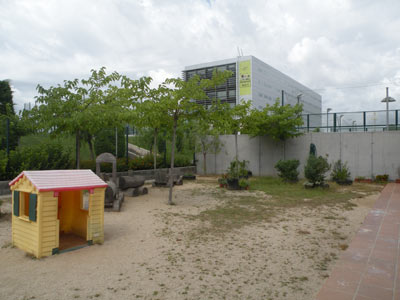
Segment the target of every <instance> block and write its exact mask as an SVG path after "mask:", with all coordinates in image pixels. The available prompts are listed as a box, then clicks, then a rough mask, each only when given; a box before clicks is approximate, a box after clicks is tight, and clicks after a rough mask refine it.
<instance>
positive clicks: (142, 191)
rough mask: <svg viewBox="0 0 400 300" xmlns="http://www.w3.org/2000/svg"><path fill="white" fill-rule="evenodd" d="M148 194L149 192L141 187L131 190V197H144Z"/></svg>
mask: <svg viewBox="0 0 400 300" xmlns="http://www.w3.org/2000/svg"><path fill="white" fill-rule="evenodd" d="M148 193H149V190H148V189H147V187H144V186H141V187H138V188H135V189H134V190H133V194H132V196H133V197H138V196H141V195H146V194H148Z"/></svg>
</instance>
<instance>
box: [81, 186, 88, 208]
mask: <svg viewBox="0 0 400 300" xmlns="http://www.w3.org/2000/svg"><path fill="white" fill-rule="evenodd" d="M81 209H83V210H89V191H87V190H84V191H82V198H81Z"/></svg>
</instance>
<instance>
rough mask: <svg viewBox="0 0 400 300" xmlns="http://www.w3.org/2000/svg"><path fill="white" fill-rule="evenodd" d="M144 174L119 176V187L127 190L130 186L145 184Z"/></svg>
mask: <svg viewBox="0 0 400 300" xmlns="http://www.w3.org/2000/svg"><path fill="white" fill-rule="evenodd" d="M144 180H145V179H144V177H143V176H121V177H120V178H119V188H120V189H121V190H126V189H128V188H137V187H140V186H142V185H143V184H144Z"/></svg>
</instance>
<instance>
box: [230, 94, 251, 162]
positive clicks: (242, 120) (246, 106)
mask: <svg viewBox="0 0 400 300" xmlns="http://www.w3.org/2000/svg"><path fill="white" fill-rule="evenodd" d="M250 107H251V101H241V102H240V103H239V104H237V105H235V106H234V107H233V108H232V109H231V111H230V120H229V122H230V123H229V127H230V129H231V131H232V132H233V133H234V134H235V161H236V166H238V161H239V148H238V134H239V132H240V131H242V130H244V131H246V128H247V126H248V124H249V112H250Z"/></svg>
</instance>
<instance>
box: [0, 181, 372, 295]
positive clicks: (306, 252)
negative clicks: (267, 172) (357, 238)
mask: <svg viewBox="0 0 400 300" xmlns="http://www.w3.org/2000/svg"><path fill="white" fill-rule="evenodd" d="M211 180H214V181H215V178H214V179H211ZM217 189H218V188H217V187H216V185H213V186H211V185H210V184H205V183H203V184H202V183H186V182H185V184H184V185H183V186H180V187H176V188H175V189H174V195H175V200H174V201H175V203H176V204H177V205H175V206H168V205H167V204H166V200H167V189H164V188H150V190H149V194H148V195H146V196H141V197H137V198H128V199H126V201H125V202H124V204H123V210H122V211H121V212H119V213H117V212H106V213H105V243H104V244H103V245H94V246H90V247H86V248H83V249H80V250H77V251H72V252H68V253H64V254H60V255H55V256H51V257H47V258H44V259H40V260H36V259H32V258H30V257H29V256H26V255H25V253H24V252H23V251H21V250H19V249H16V248H12V247H11V246H10V241H11V228H10V227H11V222H10V218H9V217H7V216H6V217H3V218H1V219H0V246H1V248H0V299H21V300H22V299H49V300H53V299H299V300H301V299H304V300H305V299H312V298H313V297H314V295H315V294H316V293H317V292H318V290H319V288H320V286H321V285H322V283H323V281H324V280H325V278H326V277H327V276H328V275H329V271H330V270H331V269H332V267H333V265H334V263H335V260H336V259H337V257H338V256H339V255H340V253H341V252H342V251H343V250H342V248H345V246H346V245H347V244H349V242H350V240H351V238H352V236H353V235H354V233H355V232H356V231H357V229H358V228H359V226H360V224H361V223H362V221H363V220H364V217H365V215H366V214H367V212H368V211H369V209H370V207H371V206H372V205H373V203H374V201H375V199H376V198H377V195H374V196H369V197H366V198H361V199H357V202H356V204H357V207H355V208H354V209H353V210H350V211H346V210H345V211H343V210H339V209H338V208H332V207H330V208H328V207H319V208H314V209H311V208H302V209H300V208H295V209H287V210H285V211H282V212H281V213H280V214H279V215H278V216H277V217H276V218H274V220H273V221H272V222H266V223H257V224H253V225H250V226H246V227H244V228H241V229H239V230H234V231H230V232H228V233H227V234H224V235H223V236H219V235H218V236H211V237H210V236H208V238H199V239H196V238H193V236H191V235H190V232H193V230H194V229H196V228H198V227H199V226H201V224H199V221H193V220H191V219H190V218H188V217H187V216H188V215H197V214H198V213H199V212H201V211H203V210H205V209H209V208H212V207H215V206H216V205H217V204H218V201H220V200H217V199H216V198H215V197H213V196H212V195H213V193H214V192H216V191H217ZM241 193H251V192H247V191H244V192H241ZM228 195H229V194H228ZM259 196H262V197H268V196H266V195H265V194H264V195H261V194H260V195H259ZM10 209H11V206H10V204H9V203H7V202H6V203H5V204H3V207H2V210H3V211H9V210H10Z"/></svg>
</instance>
